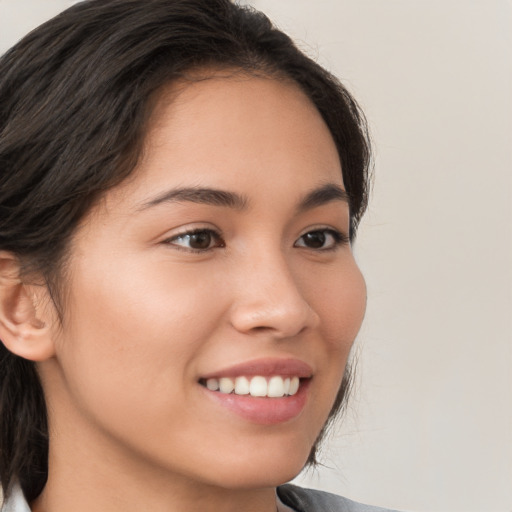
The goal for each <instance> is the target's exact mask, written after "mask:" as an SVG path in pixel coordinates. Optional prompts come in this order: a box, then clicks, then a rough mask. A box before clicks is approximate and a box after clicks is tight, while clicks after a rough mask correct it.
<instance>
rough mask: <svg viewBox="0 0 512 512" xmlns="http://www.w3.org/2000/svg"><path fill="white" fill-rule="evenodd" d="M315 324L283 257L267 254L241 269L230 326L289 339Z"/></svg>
mask: <svg viewBox="0 0 512 512" xmlns="http://www.w3.org/2000/svg"><path fill="white" fill-rule="evenodd" d="M318 322H319V316H318V314H317V313H316V312H315V310H314V309H313V308H312V307H311V305H310V304H309V303H308V301H307V300H306V297H305V296H304V290H302V289H301V286H300V282H299V279H298V276H294V274H293V272H291V269H290V268H289V265H288V264H287V262H286V261H285V258H284V257H283V255H269V254H266V255H263V256H261V257H260V258H255V259H254V260H253V261H252V262H249V263H248V264H247V262H246V264H245V265H243V266H242V269H241V271H240V273H239V274H238V276H237V286H236V292H235V300H234V303H233V305H232V309H231V323H232V325H233V327H234V328H235V329H237V330H238V331H239V332H243V333H266V334H267V335H270V336H271V337H273V338H276V339H281V338H289V337H293V336H296V335H298V334H299V333H301V332H302V331H304V330H305V329H307V328H314V327H315V326H316V325H317V324H318Z"/></svg>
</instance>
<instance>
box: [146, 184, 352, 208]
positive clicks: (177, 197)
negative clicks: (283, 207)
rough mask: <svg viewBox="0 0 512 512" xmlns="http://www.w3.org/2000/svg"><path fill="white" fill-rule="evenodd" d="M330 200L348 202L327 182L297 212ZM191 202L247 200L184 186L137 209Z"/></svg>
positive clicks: (239, 204)
mask: <svg viewBox="0 0 512 512" xmlns="http://www.w3.org/2000/svg"><path fill="white" fill-rule="evenodd" d="M331 201H342V202H344V203H346V204H349V196H348V194H347V192H346V191H345V190H343V188H341V187H340V186H339V185H336V184H334V183H327V184H325V185H323V186H321V187H319V188H317V189H315V190H312V191H311V192H309V193H308V194H306V196H305V197H304V198H303V199H302V200H301V201H300V203H299V205H298V206H297V211H298V212H304V211H307V210H311V209H313V208H317V207H319V206H322V205H324V204H327V203H330V202H331ZM174 202H191V203H198V204H206V205H212V206H223V207H227V208H232V209H235V210H240V211H242V210H246V209H247V206H248V204H249V200H248V199H247V198H246V197H245V196H242V195H240V194H237V193H236V192H228V191H226V190H219V189H215V188H202V187H185V188H176V189H172V190H168V191H166V192H164V193H163V194H161V195H159V196H157V197H155V198H154V199H151V200H149V201H147V202H145V203H143V204H142V206H141V207H140V208H139V211H142V210H146V209H148V208H151V207H153V206H157V205H159V204H162V203H174Z"/></svg>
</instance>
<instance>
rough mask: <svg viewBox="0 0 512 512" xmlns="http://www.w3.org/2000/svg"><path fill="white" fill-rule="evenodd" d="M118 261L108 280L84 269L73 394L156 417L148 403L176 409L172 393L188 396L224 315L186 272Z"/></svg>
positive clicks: (76, 289)
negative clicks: (200, 353)
mask: <svg viewBox="0 0 512 512" xmlns="http://www.w3.org/2000/svg"><path fill="white" fill-rule="evenodd" d="M118 261H119V264H118V265H116V266H112V267H111V268H109V269H108V271H106V272H100V271H99V270H98V268H96V271H94V265H92V264H91V265H90V266H89V267H88V269H86V268H80V267H78V268H77V272H76V274H75V275H76V276H78V277H77V279H75V280H74V282H73V283H72V287H71V290H72V297H71V299H70V301H71V303H70V307H69V308H68V310H69V311H71V312H72V316H71V317H70V318H69V319H67V322H66V325H67V328H66V329H65V330H64V333H63V334H64V336H63V339H62V343H61V344H60V345H61V346H60V351H59V357H60V362H61V366H62V368H63V372H64V373H65V376H66V380H67V381H68V384H69V385H70V386H72V387H73V393H75V394H76V395H77V397H78V398H80V397H81V398H82V399H84V400H86V401H87V402H88V403H89V404H90V403H92V401H94V403H97V404H98V406H100V403H99V402H101V404H102V407H104V408H106V409H107V410H108V408H111V407H121V406H122V405H123V404H124V405H125V406H126V404H131V406H132V407H130V408H129V407H127V408H126V409H127V410H129V409H134V410H137V409H138V408H140V407H142V408H144V409H146V405H147V406H148V407H147V410H149V409H150V407H149V403H147V402H148V397H151V398H150V399H151V400H152V401H154V402H158V401H165V402H170V401H172V399H173V398H172V397H173V396H175V395H174V394H171V393H169V390H170V389H176V391H177V393H176V396H180V395H183V393H186V392H187V390H186V389H185V386H183V383H184V382H187V379H189V377H190V375H191V374H192V373H193V372H192V370H193V368H192V365H193V361H194V355H195V354H196V353H197V350H198V349H199V346H200V344H201V343H204V340H205V339H207V335H208V333H209V332H211V331H212V330H213V329H214V326H215V324H216V321H217V319H218V316H219V314H220V307H218V303H217V302H216V301H212V300H211V297H212V295H211V293H208V290H205V288H204V286H191V285H190V283H191V281H190V276H189V275H187V273H186V272H180V273H177V272H171V271H170V270H171V269H170V268H168V267H165V266H163V265H154V264H153V265H147V266H146V267H141V266H140V265H139V266H137V267H136V269H134V268H133V266H132V265H130V264H129V261H128V262H127V261H126V260H124V261H123V259H121V258H120V259H119V260H118ZM206 282H207V281H206ZM198 311H201V312H202V316H201V322H198V319H197V313H198ZM181 388H184V389H183V390H182V389H181ZM113 397H115V399H114V398H113ZM98 401H99V402H98ZM153 405H154V404H153ZM166 405H169V406H170V405H171V404H166ZM153 410H154V411H157V410H158V408H157V407H153ZM165 410H168V408H167V407H166V408H165Z"/></svg>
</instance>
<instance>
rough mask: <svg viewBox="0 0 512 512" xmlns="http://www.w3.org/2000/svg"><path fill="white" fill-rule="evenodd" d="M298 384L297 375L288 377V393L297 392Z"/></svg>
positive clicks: (293, 393)
mask: <svg viewBox="0 0 512 512" xmlns="http://www.w3.org/2000/svg"><path fill="white" fill-rule="evenodd" d="M299 384H300V382H299V377H292V378H291V379H290V391H289V394H290V395H295V393H297V391H298V390H299Z"/></svg>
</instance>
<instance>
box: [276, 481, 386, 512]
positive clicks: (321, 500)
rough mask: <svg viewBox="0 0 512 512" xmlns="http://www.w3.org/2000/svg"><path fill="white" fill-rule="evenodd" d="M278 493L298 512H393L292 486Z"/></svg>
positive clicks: (278, 489) (281, 489)
mask: <svg viewBox="0 0 512 512" xmlns="http://www.w3.org/2000/svg"><path fill="white" fill-rule="evenodd" d="M277 493H278V495H279V498H281V500H282V502H283V503H285V504H286V505H288V506H289V507H291V508H293V509H294V510H296V511H297V512H393V511H392V510H390V509H384V508H380V507H373V506H370V505H363V504H362V503H356V502H355V501H352V500H349V499H347V498H343V497H342V496H337V495H336V494H331V493H328V492H323V491H316V490H314V489H304V488H302V487H297V486H296V485H291V484H286V485H282V486H280V487H278V488H277Z"/></svg>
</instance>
